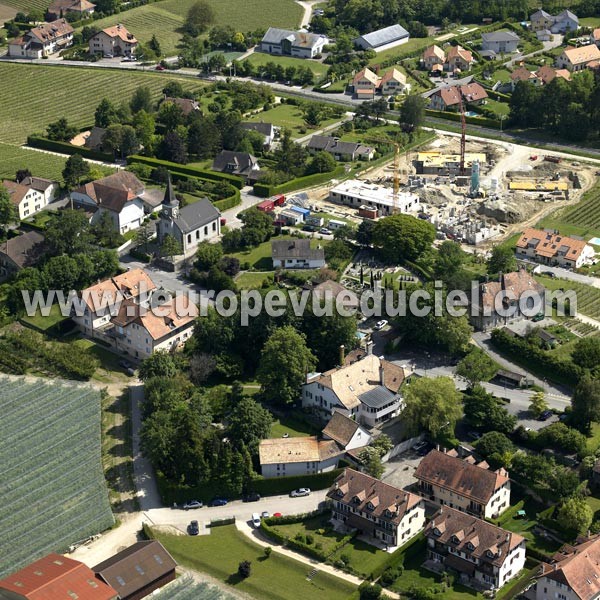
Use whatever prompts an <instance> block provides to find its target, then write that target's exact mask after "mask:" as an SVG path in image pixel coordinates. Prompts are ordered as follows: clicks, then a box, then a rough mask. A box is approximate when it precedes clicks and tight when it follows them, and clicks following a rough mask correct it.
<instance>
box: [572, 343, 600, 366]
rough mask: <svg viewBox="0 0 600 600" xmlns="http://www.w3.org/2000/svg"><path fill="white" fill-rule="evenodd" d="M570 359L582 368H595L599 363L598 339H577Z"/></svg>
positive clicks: (599, 346) (599, 349)
mask: <svg viewBox="0 0 600 600" xmlns="http://www.w3.org/2000/svg"><path fill="white" fill-rule="evenodd" d="M571 360H572V361H573V362H574V363H575V364H576V365H579V366H580V367H582V368H583V369H595V368H596V367H597V366H598V365H600V339H599V338H596V337H585V338H581V339H579V340H577V343H576V344H575V348H574V349H573V353H572V354H571Z"/></svg>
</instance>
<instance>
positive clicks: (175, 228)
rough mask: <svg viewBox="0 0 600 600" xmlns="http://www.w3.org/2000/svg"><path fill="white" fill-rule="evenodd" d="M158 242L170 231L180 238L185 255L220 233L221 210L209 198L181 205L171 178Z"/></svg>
mask: <svg viewBox="0 0 600 600" xmlns="http://www.w3.org/2000/svg"><path fill="white" fill-rule="evenodd" d="M157 234H158V240H159V242H162V241H163V240H164V238H165V236H166V235H171V236H173V237H174V238H175V240H177V242H179V244H180V246H181V248H182V249H183V254H184V255H186V256H187V255H189V254H191V253H193V252H195V251H196V249H197V247H198V244H201V243H202V242H205V241H208V240H211V239H214V238H216V237H218V236H219V235H221V213H220V212H219V211H218V210H217V209H216V208H215V207H214V205H213V203H212V202H211V201H210V200H209V199H208V198H202V199H201V200H198V202H193V203H192V204H188V205H187V206H184V207H183V208H180V207H179V200H177V198H176V197H175V193H174V191H173V184H172V183H171V179H169V181H168V183H167V190H166V192H165V198H164V200H163V204H162V211H161V212H160V218H159V221H158V225H157Z"/></svg>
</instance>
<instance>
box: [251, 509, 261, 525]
mask: <svg viewBox="0 0 600 600" xmlns="http://www.w3.org/2000/svg"><path fill="white" fill-rule="evenodd" d="M252 526H253V527H254V528H255V529H258V528H259V527H260V515H259V514H258V513H252Z"/></svg>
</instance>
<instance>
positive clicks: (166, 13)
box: [16, 0, 302, 56]
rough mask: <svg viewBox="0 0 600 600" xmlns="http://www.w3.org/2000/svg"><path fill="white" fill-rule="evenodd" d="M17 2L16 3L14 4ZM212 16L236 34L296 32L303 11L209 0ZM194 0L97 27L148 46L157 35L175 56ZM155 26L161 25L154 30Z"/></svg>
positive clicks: (268, 3)
mask: <svg viewBox="0 0 600 600" xmlns="http://www.w3.org/2000/svg"><path fill="white" fill-rule="evenodd" d="M16 1H17V2H18V0H16ZM208 1H209V4H210V5H211V6H212V8H213V10H214V12H215V24H216V25H231V26H232V27H233V28H234V29H236V31H241V32H248V31H254V30H256V29H267V27H269V26H272V27H290V28H294V29H295V28H296V27H298V25H299V24H300V20H301V17H302V8H301V7H300V6H299V5H298V4H296V3H295V2H293V0H280V1H276V0H245V1H243V0H208ZM194 2H195V0H164V1H162V2H160V3H157V4H146V5H144V6H138V7H137V8H132V9H131V10H128V11H123V12H122V13H120V14H119V15H118V17H117V16H115V15H113V16H110V17H106V18H105V19H100V20H99V21H95V22H94V25H96V26H98V27H108V26H109V25H114V24H115V23H116V21H117V20H118V21H119V22H120V23H122V24H123V25H125V27H127V29H129V31H131V33H133V34H134V35H135V36H136V37H137V38H138V39H139V40H140V41H142V42H148V41H149V40H150V38H151V37H152V34H154V33H155V34H156V37H157V38H158V41H159V42H160V44H161V48H162V51H163V53H165V54H166V55H167V56H174V55H176V54H177V44H178V43H179V40H180V38H181V33H180V28H181V26H182V25H183V22H184V19H185V16H186V14H187V11H188V10H189V8H190V6H191V5H192V4H194ZM157 23H159V24H160V26H159V27H157Z"/></svg>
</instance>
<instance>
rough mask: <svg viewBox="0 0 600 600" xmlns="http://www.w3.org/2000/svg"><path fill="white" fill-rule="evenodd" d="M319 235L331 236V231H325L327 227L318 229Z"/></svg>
mask: <svg viewBox="0 0 600 600" xmlns="http://www.w3.org/2000/svg"><path fill="white" fill-rule="evenodd" d="M319 233H322V234H323V235H331V233H332V231H331V229H327V227H321V229H319Z"/></svg>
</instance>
